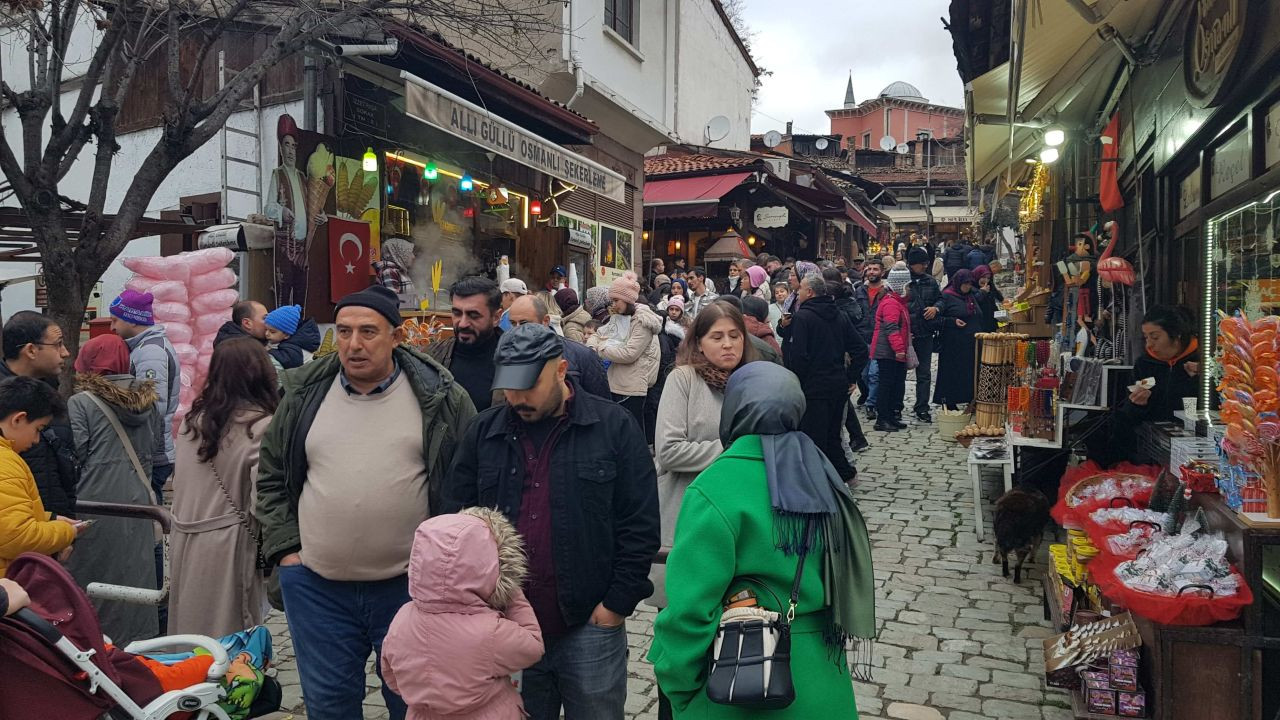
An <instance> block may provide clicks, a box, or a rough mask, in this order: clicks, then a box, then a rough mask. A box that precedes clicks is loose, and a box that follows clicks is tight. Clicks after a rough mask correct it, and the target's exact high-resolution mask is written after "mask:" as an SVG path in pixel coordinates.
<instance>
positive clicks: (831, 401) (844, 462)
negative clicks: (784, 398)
mask: <svg viewBox="0 0 1280 720" xmlns="http://www.w3.org/2000/svg"><path fill="white" fill-rule="evenodd" d="M848 402H849V397H848V396H847V395H837V396H836V397H834V398H805V403H806V405H807V407H806V409H805V411H804V417H802V418H800V432H802V433H804V434H805V435H808V436H809V439H811V440H813V444H814V445H817V446H818V449H819V450H821V451H822V453H823V454H824V455H826V456H827V460H830V461H831V466H832V467H834V468H835V470H836V474H838V475H839V476H840V477H841V478H843V479H844V480H850V479H852V478H853V477H854V476H855V475H857V471H856V470H854V469H853V466H852V465H850V464H849V460H848V459H847V458H845V456H844V442H843V441H842V440H841V439H840V425H841V424H842V422H843V420H844V406H845V405H847V404H848Z"/></svg>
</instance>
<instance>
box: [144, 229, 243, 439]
mask: <svg viewBox="0 0 1280 720" xmlns="http://www.w3.org/2000/svg"><path fill="white" fill-rule="evenodd" d="M234 258H235V253H234V252H232V251H231V250H230V249H229V248H209V249H207V250H195V251H193V252H185V253H181V254H179V255H171V256H169V257H133V258H125V259H124V260H123V261H122V262H123V263H124V266H125V267H127V268H129V269H130V270H132V271H133V272H134V273H136V274H135V275H134V276H133V277H132V278H130V279H129V282H127V283H125V287H126V288H129V289H130V290H136V291H138V292H149V293H151V295H152V297H153V298H155V302H154V304H153V305H152V312H153V313H154V314H155V319H156V322H157V323H159V324H162V325H164V328H165V335H167V336H168V338H169V342H171V343H173V349H174V351H175V352H176V353H177V355H178V364H179V365H180V366H181V373H182V377H181V390H180V392H181V394H180V396H179V398H178V410H177V412H176V413H175V414H174V427H175V428H177V427H178V425H180V424H181V422H182V418H183V417H185V416H186V414H187V411H188V410H190V409H191V402H192V401H193V400H195V398H196V395H198V394H199V393H200V390H201V389H202V388H203V387H204V381H205V378H206V377H207V376H208V374H209V360H210V358H212V357H213V339H214V337H215V336H217V334H218V328H219V327H221V326H222V324H223V323H225V322H226V321H228V320H230V319H231V306H232V305H234V304H235V303H236V301H237V300H239V299H240V293H239V292H238V291H237V290H235V289H234V288H233V287H232V286H233V285H235V284H236V283H237V278H236V274H235V271H233V270H231V269H230V268H228V267H227V265H228V264H230V263H231V261H232V260H233V259H234Z"/></svg>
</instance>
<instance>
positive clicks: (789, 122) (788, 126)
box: [787, 120, 791, 135]
mask: <svg viewBox="0 0 1280 720" xmlns="http://www.w3.org/2000/svg"><path fill="white" fill-rule="evenodd" d="M787 134H788V135H790V134H791V121H790V120H788V121H787Z"/></svg>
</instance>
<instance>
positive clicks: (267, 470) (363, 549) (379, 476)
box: [254, 286, 476, 720]
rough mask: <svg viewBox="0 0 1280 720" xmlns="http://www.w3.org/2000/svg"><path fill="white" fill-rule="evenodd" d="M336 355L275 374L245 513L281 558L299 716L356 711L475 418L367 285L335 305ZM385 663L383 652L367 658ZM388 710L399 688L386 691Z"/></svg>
mask: <svg viewBox="0 0 1280 720" xmlns="http://www.w3.org/2000/svg"><path fill="white" fill-rule="evenodd" d="M334 324H335V325H336V327H337V344H338V352H336V353H334V354H332V355H328V356H326V357H323V358H318V359H316V360H315V361H313V362H311V363H309V364H307V365H304V366H302V367H300V368H297V369H296V370H290V371H288V372H286V373H285V374H284V381H283V387H284V398H283V399H282V400H281V401H280V407H279V408H278V409H277V410H276V413H275V415H274V416H272V418H271V424H270V426H268V428H267V432H266V436H265V437H264V438H263V441H262V450H261V454H260V457H259V465H258V496H257V502H256V503H254V515H255V516H256V517H257V519H258V522H259V523H260V525H261V528H262V554H263V556H264V557H265V558H266V559H267V562H268V563H269V564H271V565H273V566H276V576H277V577H278V578H279V579H280V591H281V595H282V597H283V601H284V603H285V605H286V606H287V608H288V609H287V610H286V611H285V618H286V619H287V620H288V622H289V631H290V634H291V635H292V638H293V647H294V652H295V654H296V655H297V658H298V670H299V673H300V675H301V680H302V692H303V695H304V699H305V701H306V705H307V716H308V717H311V718H319V719H325V718H328V719H332V720H346V719H347V718H353V717H360V716H361V713H362V712H363V711H362V710H361V707H362V705H363V703H364V694H365V693H364V687H365V683H364V682H351V678H353V677H354V678H363V677H364V669H365V663H366V661H367V660H368V657H369V653H370V652H371V651H373V650H374V649H375V648H380V647H381V646H382V638H383V636H385V634H386V631H387V627H388V626H389V625H390V624H391V619H392V618H393V617H394V616H395V614H396V612H397V611H399V609H400V606H401V605H404V604H405V603H406V602H408V601H409V584H408V575H407V574H406V573H407V571H408V567H409V550H410V547H411V546H412V544H413V535H414V531H415V530H416V529H417V527H418V524H419V523H421V522H422V521H423V520H426V519H427V517H429V516H430V514H431V511H432V510H433V509H435V506H437V505H438V504H439V503H438V501H437V499H438V498H439V496H440V487H441V484H442V483H443V482H444V476H445V473H446V472H447V471H448V469H449V465H450V464H451V463H452V462H453V449H454V448H455V447H456V446H457V445H458V444H459V442H460V440H461V436H462V431H463V429H464V428H466V426H467V423H468V422H470V420H471V418H472V417H473V416H474V415H475V412H476V411H475V406H474V405H473V404H472V402H471V398H470V397H468V395H467V392H466V390H464V389H463V388H462V386H461V385H459V384H458V383H456V382H454V379H453V376H452V375H451V374H450V373H449V371H448V370H446V369H444V368H443V367H441V366H440V364H439V363H438V362H436V361H435V360H433V359H431V358H429V357H427V356H426V355H423V354H422V353H419V352H418V351H416V350H414V349H412V348H410V347H408V346H405V345H402V344H401V342H402V341H403V340H404V329H403V328H401V327H400V303H399V299H398V298H397V297H396V294H395V293H394V292H392V291H391V290H389V289H387V288H384V287H381V286H374V287H370V288H367V289H365V290H361V291H360V292H356V293H352V294H350V295H348V296H346V297H344V298H342V300H340V301H338V305H337V316H336V318H335V323H334ZM374 667H375V668H378V667H381V658H378V659H377V661H376V662H375V665H374ZM382 695H383V699H384V700H385V701H386V705H387V708H388V710H390V713H391V717H392V718H395V719H397V720H402V719H403V718H404V716H405V712H406V708H405V703H404V701H403V700H401V699H400V696H398V695H396V694H395V693H394V692H392V691H391V690H390V689H389V688H387V687H386V685H383V688H382Z"/></svg>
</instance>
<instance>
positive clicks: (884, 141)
mask: <svg viewBox="0 0 1280 720" xmlns="http://www.w3.org/2000/svg"><path fill="white" fill-rule="evenodd" d="M897 144H898V141H897V140H894V139H893V136H892V135H885V136H884V137H882V138H880V149H881V150H884V151H885V152H889V151H890V150H892V149H893V148H894V146H895V145H897Z"/></svg>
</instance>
